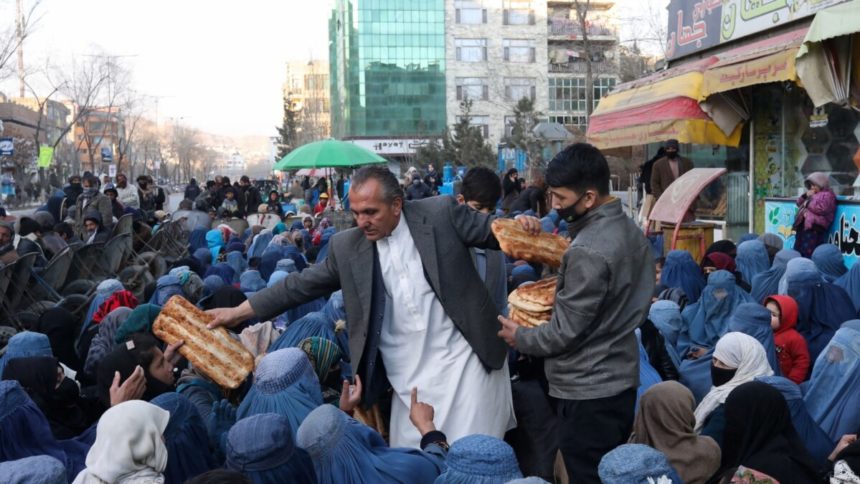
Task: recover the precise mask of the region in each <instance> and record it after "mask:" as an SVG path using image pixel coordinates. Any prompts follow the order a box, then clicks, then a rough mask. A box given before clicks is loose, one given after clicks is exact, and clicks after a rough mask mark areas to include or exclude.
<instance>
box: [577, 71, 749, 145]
mask: <svg viewBox="0 0 860 484" xmlns="http://www.w3.org/2000/svg"><path fill="white" fill-rule="evenodd" d="M715 62H717V59H716V58H715V57H711V58H708V59H704V60H701V61H697V62H693V63H689V64H684V65H681V66H677V67H673V68H671V69H667V70H665V71H661V72H658V73H656V74H652V75H650V76H648V77H645V78H642V79H638V80H636V81H632V82H628V83H625V84H621V85H619V86H618V87H617V88H616V89H615V90H614V91H612V93H610V94H609V95H608V96H606V97H604V98H603V99H601V100H600V104H599V105H598V106H597V109H595V110H594V113H593V114H592V115H591V118H590V119H589V122H588V132H587V135H586V136H587V138H588V141H589V142H590V143H592V144H594V145H595V146H597V147H600V148H615V147H619V146H633V145H641V144H646V143H652V142H660V141H665V140H666V139H669V138H675V139H677V140H678V141H680V142H681V143H698V144H719V145H727V146H737V145H738V143H739V142H740V131H741V130H740V125H738V126H737V127H735V129H734V130H733V131H731V133H730V134H726V133H724V132H723V131H722V130H721V129H720V128H719V127H718V126H717V125H716V124H715V123H714V122H713V120H712V119H711V117H710V116H708V115H707V114H706V113H705V112H704V111H702V108H701V107H700V106H699V101H700V100H701V99H704V98H703V97H702V86H703V82H704V75H703V73H704V72H705V70H706V69H707V68H708V66H710V65H712V64H714V63H715Z"/></svg>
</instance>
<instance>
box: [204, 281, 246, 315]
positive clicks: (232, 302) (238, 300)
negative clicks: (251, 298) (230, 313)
mask: <svg viewBox="0 0 860 484" xmlns="http://www.w3.org/2000/svg"><path fill="white" fill-rule="evenodd" d="M247 300H248V297H247V296H245V293H243V292H242V290H241V289H239V288H238V287H235V286H221V287H219V288H218V289H216V290H215V292H214V293H213V294H212V297H210V298H208V299H206V301H204V302H203V309H205V310H209V309H216V308H234V307H236V306H238V305H240V304H242V303H243V302H245V301H247Z"/></svg>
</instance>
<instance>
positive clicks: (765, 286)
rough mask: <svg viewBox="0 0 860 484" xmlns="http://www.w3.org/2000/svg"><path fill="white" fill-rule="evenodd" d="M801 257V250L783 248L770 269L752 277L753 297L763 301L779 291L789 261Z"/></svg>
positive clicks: (757, 300) (755, 299) (759, 301)
mask: <svg viewBox="0 0 860 484" xmlns="http://www.w3.org/2000/svg"><path fill="white" fill-rule="evenodd" d="M798 257H801V255H800V252H798V251H796V250H792V249H782V250H780V251H779V252H777V253H776V256H774V258H773V264H771V266H770V269H768V270H766V271H764V272H762V273H760V274H758V275H756V276H755V277H753V279H752V292H751V294H752V297H753V300H754V301H755V302H757V303H763V302H764V300H765V299H767V298H768V297H770V296H775V295H776V294H777V293H778V292H779V281H780V280H781V279H782V276H783V275H785V270H786V266H787V265H788V261H790V260H791V259H796V258H798Z"/></svg>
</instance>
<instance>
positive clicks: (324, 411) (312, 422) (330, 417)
mask: <svg viewBox="0 0 860 484" xmlns="http://www.w3.org/2000/svg"><path fill="white" fill-rule="evenodd" d="M296 443H297V444H298V446H299V447H300V448H302V449H304V450H305V451H307V453H308V455H310V457H311V461H312V462H313V464H314V470H315V471H316V475H317V482H318V483H319V484H359V483H365V482H366V483H383V482H385V483H403V484H433V482H434V481H435V480H436V478H437V477H438V476H439V474H440V473H441V472H442V471H443V470H444V469H445V462H444V459H442V458H440V456H437V455H435V454H431V453H428V452H422V451H420V450H417V449H392V448H390V447H388V444H387V443H386V442H385V440H383V439H382V437H381V436H380V435H379V434H378V433H376V431H375V430H373V429H371V428H370V427H368V426H366V425H364V424H361V423H359V422H357V421H355V420H354V419H352V418H351V417H349V416H348V415H347V414H345V413H343V412H342V411H340V410H338V409H337V408H335V407H334V406H332V405H321V406H319V407H317V408H316V409H315V410H314V411H313V412H311V413H310V414H309V415H308V416H307V418H306V419H305V421H304V423H302V425H301V426H300V427H299V431H298V433H297V436H296Z"/></svg>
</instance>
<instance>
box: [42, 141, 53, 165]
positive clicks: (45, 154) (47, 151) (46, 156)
mask: <svg viewBox="0 0 860 484" xmlns="http://www.w3.org/2000/svg"><path fill="white" fill-rule="evenodd" d="M53 160H54V147H53V146H45V145H42V147H41V148H39V168H48V167H49V166H51V161H53Z"/></svg>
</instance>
